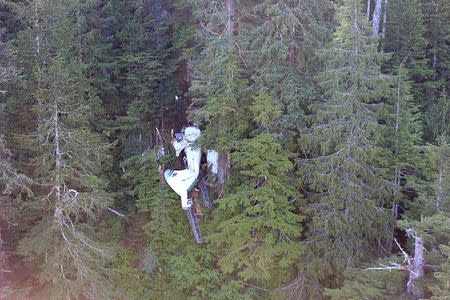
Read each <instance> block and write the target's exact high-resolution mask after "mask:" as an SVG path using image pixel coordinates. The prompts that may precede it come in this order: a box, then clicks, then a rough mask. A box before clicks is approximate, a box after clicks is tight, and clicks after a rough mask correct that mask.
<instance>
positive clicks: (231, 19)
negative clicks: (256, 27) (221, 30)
mask: <svg viewBox="0 0 450 300" xmlns="http://www.w3.org/2000/svg"><path fill="white" fill-rule="evenodd" d="M227 13H228V24H227V34H228V42H229V44H230V50H232V49H233V48H234V47H233V42H234V36H235V35H236V31H237V12H236V0H227Z"/></svg>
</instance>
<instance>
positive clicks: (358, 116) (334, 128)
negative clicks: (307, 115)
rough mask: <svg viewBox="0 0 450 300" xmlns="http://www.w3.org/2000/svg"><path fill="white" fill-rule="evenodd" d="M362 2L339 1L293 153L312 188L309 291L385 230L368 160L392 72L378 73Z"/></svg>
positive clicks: (379, 189)
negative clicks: (298, 151) (306, 127)
mask: <svg viewBox="0 0 450 300" xmlns="http://www.w3.org/2000/svg"><path fill="white" fill-rule="evenodd" d="M361 8H362V7H361V3H360V2H359V1H355V0H346V1H344V3H343V5H342V6H340V7H339V9H338V11H337V15H336V19H337V22H338V27H337V29H336V32H335V34H334V38H333V41H332V42H331V44H330V46H329V47H328V48H327V49H326V50H324V51H323V53H322V55H323V56H322V57H323V58H324V62H325V66H324V67H325V70H324V71H323V72H322V73H321V74H320V76H319V77H318V80H319V82H320V84H321V87H322V88H323V90H324V99H323V100H322V101H321V102H320V103H318V104H317V117H316V120H315V123H314V124H313V126H312V131H311V133H310V134H309V135H308V136H305V137H304V138H303V147H304V148H305V149H306V150H305V153H306V154H307V155H308V156H307V157H305V158H303V159H300V165H299V169H300V172H301V176H302V179H303V181H304V184H305V185H306V186H307V187H308V188H309V189H310V190H311V191H313V192H312V193H310V195H311V196H310V199H309V202H310V204H309V209H310V212H311V222H310V224H309V232H308V237H307V239H306V241H305V245H308V250H307V253H311V255H307V256H306V257H304V260H303V262H304V264H305V266H304V267H303V271H302V273H303V274H305V272H306V273H307V274H308V275H306V277H307V278H306V279H308V277H309V278H310V280H313V282H312V283H310V284H308V285H307V283H306V281H305V280H303V281H302V282H303V285H302V287H303V292H304V293H306V295H308V293H310V294H309V295H310V296H311V295H313V294H314V293H316V292H317V291H314V289H316V288H317V284H315V283H314V281H317V280H319V281H320V282H321V283H322V284H325V285H336V284H339V283H340V282H341V280H342V278H341V276H340V275H339V274H341V273H342V272H343V271H344V270H345V269H346V268H348V267H354V266H357V265H358V264H359V263H360V262H362V261H365V260H367V259H368V258H371V257H373V256H374V255H375V254H376V252H377V249H378V245H377V240H378V239H380V238H381V239H382V240H384V239H385V238H386V237H387V236H386V233H387V229H388V228H387V223H386V221H387V220H388V219H387V217H388V213H387V211H386V210H384V209H383V206H384V204H385V203H384V198H385V197H386V196H385V195H384V194H385V193H384V192H385V188H384V187H383V184H382V181H381V180H380V179H381V178H380V175H379V173H378V170H377V168H376V167H377V166H376V165H375V164H374V162H375V160H376V158H377V155H378V153H379V152H380V148H379V147H378V146H377V134H378V132H380V130H382V129H383V127H384V126H382V125H381V124H379V123H378V120H377V111H378V110H379V102H380V100H381V99H382V98H383V97H387V96H388V95H389V93H390V91H389V89H390V83H391V79H390V77H389V76H387V75H384V74H382V73H381V68H380V65H381V63H382V61H383V59H384V55H383V54H381V53H378V52H377V40H376V39H373V38H371V37H370V31H369V28H368V24H367V21H366V19H365V18H364V17H363V15H362V11H361ZM314 195H315V196H314ZM303 276H304V275H303ZM330 277H331V278H333V280H332V281H327V279H328V278H330ZM298 288H300V287H298ZM314 295H315V294H314Z"/></svg>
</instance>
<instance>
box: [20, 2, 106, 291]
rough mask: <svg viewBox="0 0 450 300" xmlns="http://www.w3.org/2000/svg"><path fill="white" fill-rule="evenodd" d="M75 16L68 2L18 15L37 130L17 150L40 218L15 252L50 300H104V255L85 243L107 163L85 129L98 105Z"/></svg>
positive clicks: (102, 202)
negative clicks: (24, 20) (23, 151)
mask: <svg viewBox="0 0 450 300" xmlns="http://www.w3.org/2000/svg"><path fill="white" fill-rule="evenodd" d="M78 9H79V7H78V5H77V3H73V2H71V1H57V2H55V1H51V2H48V1H45V0H36V1H32V2H30V3H28V4H27V5H26V6H23V7H22V8H21V10H20V11H19V13H24V14H25V15H27V16H29V18H30V19H31V20H30V23H31V24H33V25H34V26H33V27H29V28H27V29H25V30H24V31H23V32H22V33H21V36H22V39H21V40H19V47H20V48H19V49H18V53H19V55H23V57H27V55H29V53H30V52H31V53H35V55H34V56H33V58H32V65H33V69H31V71H32V72H33V74H32V76H30V78H33V79H34V80H33V81H31V82H29V84H30V85H34V86H36V87H37V89H36V91H35V94H34V96H35V99H36V101H35V103H34V105H33V108H32V109H33V111H34V113H35V114H36V116H37V126H36V128H35V130H34V131H33V132H32V133H31V134H30V135H28V137H27V138H25V139H22V142H23V143H26V145H27V146H28V147H31V149H34V151H33V154H34V159H33V160H32V164H33V168H34V170H33V177H34V179H35V180H36V182H38V184H39V185H40V186H41V187H42V189H43V191H42V192H41V193H40V194H39V195H37V196H38V198H39V199H38V201H37V202H35V205H34V208H33V209H34V212H35V213H37V215H38V216H39V217H38V219H37V220H36V223H35V224H34V225H33V227H32V228H31V229H30V230H29V231H28V232H27V233H26V234H25V236H24V238H23V239H22V240H21V242H20V246H19V249H20V252H21V253H23V254H24V255H26V256H27V259H29V260H30V261H31V262H33V263H34V264H35V265H36V266H37V267H38V268H39V272H38V274H37V276H38V278H39V280H40V282H42V283H51V291H50V293H51V295H52V296H51V297H56V298H70V297H80V296H81V295H84V296H86V297H90V298H103V297H107V295H109V294H110V293H111V291H112V289H111V287H110V286H109V283H108V281H107V280H106V277H105V274H104V271H103V270H105V269H104V268H103V267H104V265H103V263H104V261H105V258H107V257H108V254H107V250H106V249H105V248H104V247H103V246H101V245H100V243H99V241H96V240H94V239H93V238H91V237H90V236H93V229H92V227H91V226H90V225H89V223H88V220H92V219H95V217H96V215H97V213H98V212H99V210H101V209H104V208H105V207H106V205H107V204H108V202H109V198H110V197H109V195H108V193H107V192H106V191H105V190H106V185H105V182H104V180H103V179H101V178H100V177H99V174H100V172H101V171H102V169H103V167H104V165H105V162H106V161H107V160H108V159H109V155H108V144H107V143H106V141H105V140H104V139H103V138H102V137H101V136H100V135H98V134H97V133H95V132H93V130H92V127H91V125H90V122H89V120H90V117H91V116H92V115H91V113H92V112H93V109H95V108H96V106H97V105H98V104H97V103H98V99H97V98H96V96H95V94H94V93H93V91H92V89H91V87H90V84H89V81H87V79H86V77H85V75H84V73H83V67H84V66H83V61H82V58H81V60H80V56H79V55H77V54H79V51H80V48H81V47H82V46H83V45H82V44H80V42H79V41H80V39H79V32H78V29H79V28H78V27H77V26H76V24H77V23H76V19H74V18H75V16H76V15H77V12H78ZM35 22H36V23H35ZM29 36H33V37H35V39H34V41H35V42H36V43H33V44H31V45H30V43H29V40H27V38H28V37H29ZM35 47H38V48H37V49H36V48H35Z"/></svg>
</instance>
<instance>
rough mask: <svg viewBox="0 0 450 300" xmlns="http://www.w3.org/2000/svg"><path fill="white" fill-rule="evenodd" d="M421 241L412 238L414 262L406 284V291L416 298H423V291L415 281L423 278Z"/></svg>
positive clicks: (418, 238) (419, 238)
mask: <svg viewBox="0 0 450 300" xmlns="http://www.w3.org/2000/svg"><path fill="white" fill-rule="evenodd" d="M423 250H424V247H423V240H422V238H421V237H418V236H416V237H414V261H413V264H412V266H411V269H410V272H409V279H408V283H407V284H406V290H407V291H408V293H411V294H412V295H414V296H415V297H416V298H422V297H423V291H422V289H421V287H419V286H417V284H416V281H417V280H419V279H421V278H422V277H423V274H424V271H423V266H424V257H423Z"/></svg>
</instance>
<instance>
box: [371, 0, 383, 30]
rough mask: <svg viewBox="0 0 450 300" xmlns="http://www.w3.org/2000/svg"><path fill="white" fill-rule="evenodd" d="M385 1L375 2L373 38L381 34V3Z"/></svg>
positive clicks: (377, 0)
mask: <svg viewBox="0 0 450 300" xmlns="http://www.w3.org/2000/svg"><path fill="white" fill-rule="evenodd" d="M382 1H383V0H375V9H374V11H373V18H372V36H373V37H377V36H378V33H379V32H380V19H381V3H382Z"/></svg>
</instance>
